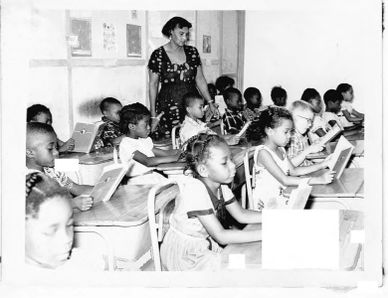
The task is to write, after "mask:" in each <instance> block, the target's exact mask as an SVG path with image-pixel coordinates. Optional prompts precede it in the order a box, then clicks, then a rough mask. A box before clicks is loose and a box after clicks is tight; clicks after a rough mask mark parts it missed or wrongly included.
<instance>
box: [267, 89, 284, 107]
mask: <svg viewBox="0 0 388 298" xmlns="http://www.w3.org/2000/svg"><path fill="white" fill-rule="evenodd" d="M271 99H272V101H273V104H274V105H275V106H278V107H285V106H286V104H287V92H286V90H285V89H283V88H282V87H281V86H275V87H273V88H272V90H271Z"/></svg>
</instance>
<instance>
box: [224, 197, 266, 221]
mask: <svg viewBox="0 0 388 298" xmlns="http://www.w3.org/2000/svg"><path fill="white" fill-rule="evenodd" d="M225 208H226V209H227V210H228V212H229V213H230V215H232V216H233V217H234V219H235V220H237V221H238V222H239V223H243V224H249V223H261V212H258V211H254V210H248V209H243V208H242V207H241V205H240V204H239V203H238V202H237V201H234V202H233V203H231V204H228V205H226V206H225Z"/></svg>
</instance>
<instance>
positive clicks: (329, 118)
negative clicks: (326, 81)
mask: <svg viewBox="0 0 388 298" xmlns="http://www.w3.org/2000/svg"><path fill="white" fill-rule="evenodd" d="M323 101H324V102H325V105H326V111H325V112H324V113H323V114H322V118H323V120H324V121H325V122H326V123H327V124H328V125H330V126H334V125H335V124H336V123H337V124H338V125H339V127H340V128H341V129H343V126H342V124H341V120H340V118H339V117H338V113H339V112H340V111H341V103H342V95H341V93H339V92H338V91H337V90H334V89H330V90H327V91H326V92H325V94H324V95H323Z"/></svg>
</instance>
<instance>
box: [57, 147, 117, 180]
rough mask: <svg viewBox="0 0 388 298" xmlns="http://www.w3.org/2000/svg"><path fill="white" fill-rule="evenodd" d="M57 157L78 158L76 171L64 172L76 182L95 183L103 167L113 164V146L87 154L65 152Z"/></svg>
mask: <svg viewBox="0 0 388 298" xmlns="http://www.w3.org/2000/svg"><path fill="white" fill-rule="evenodd" d="M59 158H60V159H62V158H63V159H65V158H76V159H78V160H79V169H78V172H77V173H76V172H66V174H67V175H68V176H69V177H70V178H71V179H73V180H74V181H75V182H77V183H78V184H85V185H95V184H96V182H97V180H98V178H99V177H100V175H101V173H102V170H103V169H104V167H105V166H107V165H110V164H113V148H103V149H100V150H98V151H96V152H91V153H88V154H86V153H79V152H67V153H64V154H61V155H60V156H59Z"/></svg>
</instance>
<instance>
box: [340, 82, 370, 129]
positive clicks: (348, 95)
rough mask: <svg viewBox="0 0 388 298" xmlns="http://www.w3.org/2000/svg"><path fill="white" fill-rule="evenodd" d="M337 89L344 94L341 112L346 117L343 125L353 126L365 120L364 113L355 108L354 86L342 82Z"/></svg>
mask: <svg viewBox="0 0 388 298" xmlns="http://www.w3.org/2000/svg"><path fill="white" fill-rule="evenodd" d="M337 91H338V92H339V93H340V94H341V95H342V98H343V101H342V103H341V113H342V115H343V117H344V119H343V126H345V127H347V126H352V125H354V124H360V123H362V121H364V114H363V113H360V112H358V111H357V110H356V109H355V108H353V106H352V103H353V99H354V93H353V87H352V85H350V84H347V83H342V84H339V85H338V86H337Z"/></svg>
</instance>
